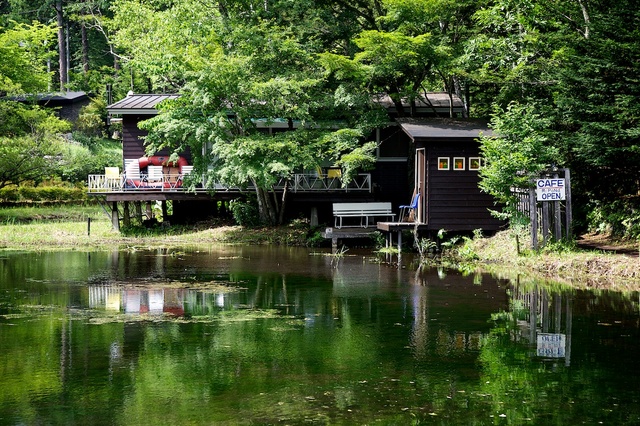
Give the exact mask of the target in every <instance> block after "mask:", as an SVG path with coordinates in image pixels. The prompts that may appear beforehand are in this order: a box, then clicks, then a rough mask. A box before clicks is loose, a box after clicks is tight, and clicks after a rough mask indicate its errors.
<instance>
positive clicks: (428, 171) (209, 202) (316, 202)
mask: <svg viewBox="0 0 640 426" xmlns="http://www.w3.org/2000/svg"><path fill="white" fill-rule="evenodd" d="M177 96H178V95H150V94H133V95H129V96H127V97H126V98H125V99H122V100H120V101H118V102H116V103H114V104H112V105H109V106H108V108H107V109H108V112H109V114H110V116H111V117H116V116H119V117H121V119H122V142H123V158H124V159H137V158H140V157H143V156H145V147H144V142H143V138H144V136H145V135H146V133H145V131H143V130H141V129H139V128H138V123H139V122H140V121H142V120H145V119H148V118H151V117H153V116H154V115H156V114H157V113H158V111H157V109H156V105H158V103H160V102H162V101H164V100H166V99H175V98H176V97H177ZM378 102H380V103H381V104H382V105H383V106H385V107H386V109H387V111H388V112H389V117H390V122H389V125H388V126H387V127H385V128H381V129H378V130H377V131H376V132H374V134H373V135H371V137H370V140H375V141H376V142H377V143H378V149H377V161H376V165H375V167H374V169H373V170H368V171H364V172H363V173H362V174H360V175H359V176H357V177H356V179H355V180H354V182H352V183H351V184H350V185H349V186H348V187H346V188H343V187H342V185H341V182H340V174H339V172H338V173H335V172H334V175H333V176H332V175H331V172H332V170H331V169H330V168H328V167H327V168H325V169H324V170H322V173H321V174H318V173H317V172H316V171H312V172H308V171H307V172H301V173H299V174H296V175H295V176H294V177H293V182H292V183H291V188H292V189H291V190H290V192H289V195H288V196H289V197H290V198H289V202H288V207H287V209H288V215H289V216H290V217H300V215H304V216H306V217H310V218H311V219H312V223H313V222H314V221H316V220H317V222H318V223H320V224H322V223H326V224H330V223H333V220H332V209H331V207H332V203H335V202H350V203H353V202H370V201H385V202H391V204H392V206H393V209H394V211H395V212H397V211H398V207H399V206H400V205H406V204H409V202H410V201H411V198H412V194H413V193H415V192H416V191H418V188H419V192H420V193H421V195H422V196H421V199H420V203H419V207H418V209H417V216H415V219H416V221H417V222H419V224H420V225H419V226H420V228H421V229H424V230H438V229H441V228H444V229H447V230H473V229H477V228H482V229H484V230H489V231H490V230H496V229H498V227H499V226H500V224H501V223H500V222H499V221H496V220H495V219H493V218H491V216H490V214H489V212H488V210H487V209H488V208H491V207H493V201H492V199H491V197H489V196H487V195H486V194H483V193H481V192H480V190H479V189H478V186H477V183H478V170H477V169H478V168H479V167H481V164H482V160H481V158H480V154H479V144H478V142H477V140H476V139H477V137H478V136H479V135H480V133H484V134H488V133H489V130H488V129H487V127H486V125H482V124H481V123H478V122H475V121H473V122H472V121H468V120H463V119H446V120H444V119H438V118H437V117H444V116H446V117H448V116H449V115H451V114H453V115H454V116H457V117H460V116H462V113H463V109H464V108H463V103H462V102H461V100H460V99H459V98H457V97H453V98H450V97H449V95H448V94H446V93H429V94H427V97H426V100H421V101H418V102H416V103H415V104H414V105H408V104H406V110H405V111H398V110H397V108H396V105H394V104H393V102H391V101H390V99H388V98H381V99H378ZM404 115H411V116H412V117H414V118H412V119H405V118H401V116H404ZM257 125H258V127H260V128H261V130H262V131H265V132H269V133H273V132H279V131H285V130H286V128H287V127H288V123H278V122H274V123H269V124H266V123H257ZM168 154H169V153H168V152H159V153H156V155H168ZM184 156H185V157H186V158H187V159H188V161H189V162H191V156H190V154H189V153H185V154H184ZM444 159H447V161H446V162H447V164H448V166H446V165H445V164H444V162H445V161H444ZM439 161H442V163H439ZM327 166H328V165H327ZM92 179H94V182H92ZM104 185H105V181H104V179H103V177H100V176H94V177H90V181H89V193H90V195H95V196H100V197H103V198H102V199H103V200H106V201H107V202H109V203H111V204H112V206H114V207H113V210H112V211H113V212H114V213H117V203H119V202H131V201H133V202H140V201H142V202H149V201H161V202H162V203H165V202H166V201H172V202H173V214H174V217H173V219H174V220H175V221H180V220H185V219H186V220H188V219H192V218H193V215H194V214H195V215H197V214H198V213H199V212H200V213H202V214H204V213H206V214H209V213H211V212H213V213H215V211H216V205H217V204H216V203H215V201H220V200H230V199H234V198H237V197H239V196H242V194H241V193H240V192H239V191H238V190H234V189H233V188H222V187H221V188H217V190H216V192H215V193H214V194H213V195H211V194H209V193H207V192H205V191H204V189H203V190H202V191H199V192H196V193H187V192H185V191H181V190H179V191H173V190H171V191H167V190H163V189H158V190H155V191H153V190H151V191H150V190H149V188H145V190H143V191H130V190H124V188H113V187H111V188H108V189H105V188H104ZM278 189H279V188H276V191H277V190H278ZM194 202H195V203H197V204H193V203H194ZM176 219H177V220H176ZM115 220H116V221H117V215H116V219H115ZM116 221H114V226H117V222H116ZM412 225H413V223H412ZM404 226H407V224H405V225H404ZM379 227H380V226H379ZM383 228H384V226H383ZM383 230H391V229H389V227H388V226H387V228H386V229H383Z"/></svg>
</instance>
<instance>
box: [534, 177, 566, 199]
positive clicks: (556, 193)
mask: <svg viewBox="0 0 640 426" xmlns="http://www.w3.org/2000/svg"><path fill="white" fill-rule="evenodd" d="M565 194H566V193H565V186H564V179H558V178H553V179H552V178H549V179H538V180H536V195H537V197H536V198H537V200H538V201H560V200H564V199H565V197H566V195H565Z"/></svg>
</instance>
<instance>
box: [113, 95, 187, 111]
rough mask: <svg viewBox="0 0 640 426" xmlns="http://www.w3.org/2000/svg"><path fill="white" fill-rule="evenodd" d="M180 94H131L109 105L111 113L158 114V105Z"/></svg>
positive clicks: (176, 97)
mask: <svg viewBox="0 0 640 426" xmlns="http://www.w3.org/2000/svg"><path fill="white" fill-rule="evenodd" d="M179 97H180V95H177V94H171V95H154V94H129V95H127V97H126V98H124V99H122V100H120V101H118V102H116V103H113V104H111V105H109V106H107V111H108V112H109V114H157V113H158V110H157V109H156V105H158V104H159V103H160V102H162V101H165V100H167V99H178V98H179Z"/></svg>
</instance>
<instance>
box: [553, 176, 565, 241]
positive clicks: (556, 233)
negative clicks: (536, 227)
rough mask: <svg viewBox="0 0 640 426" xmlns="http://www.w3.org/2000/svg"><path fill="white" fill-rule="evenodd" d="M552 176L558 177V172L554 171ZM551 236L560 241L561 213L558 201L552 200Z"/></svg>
mask: <svg viewBox="0 0 640 426" xmlns="http://www.w3.org/2000/svg"><path fill="white" fill-rule="evenodd" d="M553 177H554V178H556V179H557V178H558V177H559V176H558V173H555V174H554V175H553ZM565 190H566V188H565ZM565 195H566V191H565ZM553 238H555V240H556V241H560V240H561V239H562V214H561V212H560V201H554V202H553Z"/></svg>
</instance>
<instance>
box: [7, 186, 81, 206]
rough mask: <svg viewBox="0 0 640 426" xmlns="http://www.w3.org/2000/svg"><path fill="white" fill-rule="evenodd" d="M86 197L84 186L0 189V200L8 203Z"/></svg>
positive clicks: (63, 200) (66, 200) (56, 200)
mask: <svg viewBox="0 0 640 426" xmlns="http://www.w3.org/2000/svg"><path fill="white" fill-rule="evenodd" d="M86 197H87V194H86V191H85V189H84V188H66V187H57V186H42V187H30V186H20V187H5V188H2V189H0V201H2V202H9V203H20V202H69V201H84V200H86Z"/></svg>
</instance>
